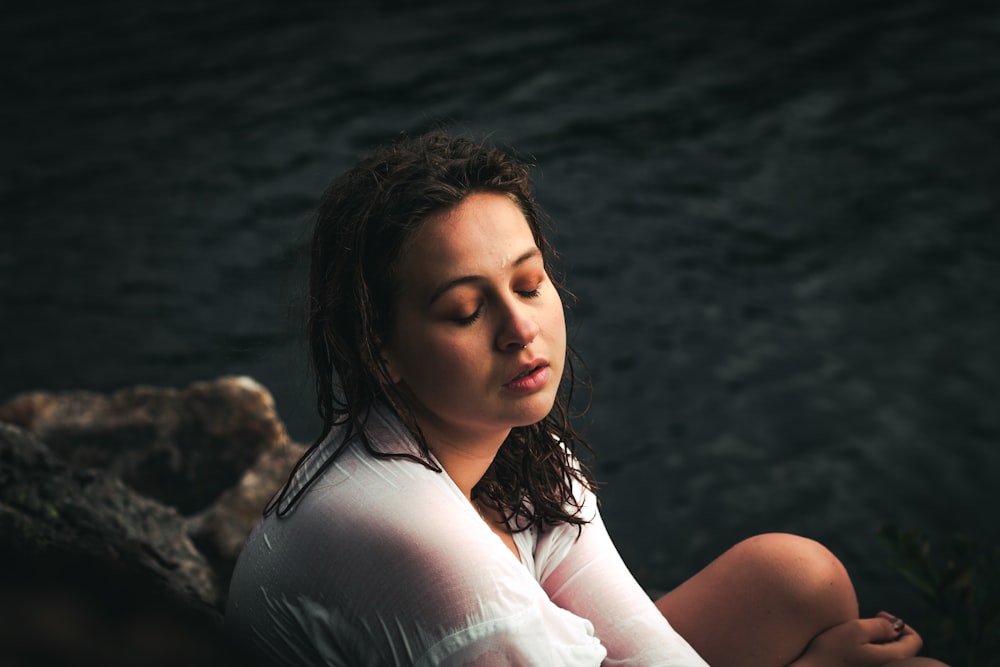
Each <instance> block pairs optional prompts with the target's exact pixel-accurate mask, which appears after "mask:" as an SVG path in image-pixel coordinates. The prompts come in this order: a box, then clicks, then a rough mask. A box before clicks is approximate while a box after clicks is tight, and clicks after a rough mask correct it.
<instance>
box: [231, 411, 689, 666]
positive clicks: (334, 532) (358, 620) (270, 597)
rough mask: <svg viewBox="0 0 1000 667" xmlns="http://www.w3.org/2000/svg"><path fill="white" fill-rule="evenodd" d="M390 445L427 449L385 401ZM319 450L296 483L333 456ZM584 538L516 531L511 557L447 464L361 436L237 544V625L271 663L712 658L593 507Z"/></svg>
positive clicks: (559, 530) (375, 424)
mask: <svg viewBox="0 0 1000 667" xmlns="http://www.w3.org/2000/svg"><path fill="white" fill-rule="evenodd" d="M367 430H368V432H369V434H370V435H371V436H372V437H373V441H374V443H375V444H376V447H378V448H379V449H380V450H382V451H395V452H399V451H410V452H413V453H417V452H418V450H417V446H416V444H415V443H414V441H413V439H412V437H411V436H410V435H409V433H408V432H407V431H406V430H405V429H404V428H403V427H402V426H401V424H400V423H399V422H398V420H396V419H395V417H394V416H392V415H391V413H390V412H389V411H388V410H384V409H383V410H381V411H376V412H373V414H372V416H371V418H370V420H369V425H368V428H367ZM336 438H337V435H336V434H334V435H333V436H332V437H331V438H328V439H327V441H326V442H325V443H324V445H322V446H321V447H320V448H319V449H318V450H317V452H316V453H315V454H314V456H313V457H312V458H311V459H310V461H308V462H307V463H306V465H305V466H304V467H303V468H304V469H303V470H302V471H301V474H299V475H297V476H296V479H295V480H293V484H294V485H298V484H301V483H302V481H303V480H304V479H306V478H307V477H308V476H309V475H310V474H312V473H313V472H314V471H315V470H316V469H317V468H318V467H319V465H320V463H321V462H322V461H323V460H324V459H325V458H326V457H327V456H328V455H329V454H330V452H331V451H332V446H331V443H334V442H337V440H336ZM580 493H581V494H582V499H583V502H584V513H585V516H587V517H588V518H590V517H593V520H592V521H591V522H590V523H589V524H587V525H585V526H584V527H583V529H582V532H580V533H579V539H577V535H578V529H577V527H576V526H573V525H565V524H564V525H560V526H556V527H555V528H552V529H549V530H547V531H546V532H544V533H539V532H538V531H537V530H534V529H531V530H527V531H524V532H519V533H514V534H513V537H514V542H515V544H516V546H517V550H518V553H519V556H520V560H518V557H516V556H515V555H514V554H513V553H512V552H511V551H510V550H509V549H508V548H507V547H506V546H505V545H504V543H503V542H502V540H501V539H500V538H499V537H498V536H497V535H496V534H495V533H493V531H492V530H490V528H489V526H487V525H486V523H485V522H484V521H483V520H482V519H481V518H480V517H479V515H478V514H477V513H476V511H475V509H473V507H472V506H471V505H470V504H469V502H468V501H467V500H466V499H465V497H464V496H463V495H462V493H461V491H459V489H458V487H457V486H456V485H455V483H454V482H453V481H452V480H451V478H449V477H448V475H447V473H437V472H434V471H432V470H429V469H427V468H426V467H425V466H423V465H420V464H419V463H415V462H413V461H407V460H402V459H379V458H376V457H373V456H372V455H371V454H369V453H368V452H367V451H366V450H365V449H364V447H363V446H361V445H360V443H355V444H352V445H350V446H349V447H348V448H347V449H346V450H345V451H344V452H343V453H342V454H341V455H340V456H339V457H337V459H336V460H335V461H334V462H333V463H332V465H330V466H329V467H328V468H327V470H326V471H324V472H323V473H322V474H321V476H320V477H319V478H318V479H317V480H316V481H315V482H314V484H313V485H312V487H311V488H310V489H309V490H308V491H306V493H305V494H304V495H303V496H302V497H301V498H300V499H299V501H298V502H297V504H296V505H295V506H294V508H293V509H292V510H291V512H290V513H288V514H287V515H286V516H284V517H280V518H279V517H278V516H277V515H276V513H271V514H270V515H269V516H267V517H265V518H264V519H262V520H261V522H260V523H259V524H258V525H257V527H256V528H255V529H254V531H253V532H252V533H251V535H250V536H249V538H248V540H247V543H246V545H245V547H244V549H243V551H242V553H241V554H240V558H239V561H238V563H237V565H236V570H235V572H234V574H233V578H232V582H231V584H230V590H229V601H228V607H227V610H226V631H227V633H228V634H229V635H230V637H231V638H233V639H234V640H235V641H236V642H237V643H238V644H239V645H240V646H242V647H243V648H244V649H245V650H246V651H247V652H248V653H249V654H251V655H255V656H260V657H261V658H263V659H264V661H265V662H268V663H270V664H276V665H349V666H351V667H354V666H361V665H482V666H490V667H492V666H495V665H496V666H503V665H544V666H546V667H558V666H560V665H573V666H577V665H578V666H581V667H582V666H596V665H636V666H640V665H641V666H642V667H651V666H654V665H671V666H676V667H695V666H697V667H705V662H704V661H703V660H702V659H701V658H700V657H699V656H698V654H697V653H695V651H694V650H693V649H692V648H691V647H690V646H689V645H688V644H687V642H685V641H684V640H683V639H682V638H681V637H680V636H679V635H678V634H677V633H676V632H675V631H674V630H673V628H671V627H670V625H669V623H667V621H666V619H664V618H663V616H662V615H661V614H660V613H659V611H658V610H657V609H656V607H655V606H654V605H653V603H652V601H651V600H650V599H649V598H648V597H647V596H646V594H645V593H644V591H643V590H642V588H641V587H640V586H639V585H638V583H636V581H635V579H634V578H633V577H632V575H631V574H630V573H629V571H628V569H627V568H626V567H625V565H624V563H623V562H622V560H621V557H620V556H619V554H618V552H617V550H616V549H615V547H614V545H613V544H612V543H611V540H610V538H609V536H608V533H607V531H606V530H605V527H604V524H603V523H602V521H601V517H600V514H599V512H598V510H597V507H596V501H595V498H594V496H593V494H591V493H590V492H586V491H583V490H582V489H581V491H580Z"/></svg>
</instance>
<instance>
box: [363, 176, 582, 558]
mask: <svg viewBox="0 0 1000 667" xmlns="http://www.w3.org/2000/svg"><path fill="white" fill-rule="evenodd" d="M399 272H400V284H401V285H402V288H401V291H400V293H399V295H398V298H397V302H396V320H395V326H394V328H393V331H392V332H391V334H390V336H389V339H388V341H387V342H386V344H385V345H383V347H382V355H383V358H384V359H385V361H386V365H387V367H388V369H389V373H390V376H391V378H392V380H393V381H394V382H395V383H396V384H397V385H398V387H399V388H400V389H401V391H402V392H403V395H404V396H406V397H407V400H408V401H409V402H410V404H411V405H412V406H413V407H414V409H415V412H416V418H417V421H418V423H419V424H420V428H421V429H422V430H423V432H424V435H425V436H426V438H427V442H428V446H429V447H430V450H431V451H432V452H433V454H434V455H435V456H436V457H437V459H438V460H439V461H440V462H441V465H442V466H443V467H444V469H445V470H446V471H447V472H448V474H449V476H450V477H451V478H452V479H453V480H454V481H455V483H456V484H457V485H458V487H459V488H460V489H461V490H462V492H463V493H464V494H465V495H466V497H467V498H469V497H470V496H471V492H472V488H473V486H475V484H476V483H477V482H478V481H479V479H480V478H481V477H482V476H483V474H484V473H485V472H486V470H487V468H488V467H489V466H490V464H491V463H492V461H493V458H494V457H495V456H496V453H497V451H498V450H499V448H500V446H501V445H502V444H503V442H504V440H505V439H506V437H507V435H508V434H509V433H510V430H511V428H513V427H515V426H525V425H528V424H533V423H535V422H538V421H540V420H542V419H543V418H544V417H545V416H546V415H547V414H548V413H549V411H550V410H551V409H552V404H553V402H554V401H555V397H556V392H557V390H558V387H559V379H560V377H561V376H562V371H563V364H564V363H565V357H566V323H565V319H564V315H563V307H562V302H561V300H560V298H559V294H558V292H557V290H556V288H555V286H554V285H553V284H552V281H551V279H550V278H549V276H548V275H547V273H546V271H545V267H544V264H543V259H542V256H541V253H540V252H539V250H538V247H537V246H536V244H535V240H534V237H533V236H532V234H531V228H530V227H529V226H528V223H527V221H526V220H525V218H524V215H523V214H522V213H521V211H520V209H519V208H518V207H517V206H516V205H515V204H514V203H513V202H512V201H511V200H510V199H509V198H507V197H505V196H503V195H498V194H493V193H477V194H472V195H470V196H468V197H466V198H465V199H464V200H463V201H462V202H461V203H460V204H459V205H457V206H456V207H454V208H452V209H450V210H448V211H446V212H444V213H442V214H439V215H436V216H433V217H431V218H429V219H428V220H427V221H425V222H424V223H423V224H422V225H421V227H420V229H419V230H417V232H416V233H415V234H414V236H413V238H412V239H410V241H409V243H408V245H407V247H406V249H405V252H404V255H403V258H402V260H401V262H400V266H399ZM524 371H533V372H532V373H530V377H529V378H528V379H523V380H517V379H515V378H517V376H518V375H520V374H522V373H523V372H524ZM470 502H471V500H470ZM477 509H478V510H480V513H481V514H485V516H484V518H488V519H489V520H488V523H490V525H491V528H493V529H494V532H497V533H498V534H500V535H501V538H502V539H503V540H504V542H505V543H506V544H507V546H508V548H510V549H511V550H512V551H513V552H514V553H515V554H516V553H517V551H516V548H514V542H513V540H512V539H511V538H510V534H509V530H508V529H507V528H506V525H505V524H504V522H503V521H500V520H499V516H498V515H497V514H496V513H494V512H491V511H490V510H488V509H485V508H481V507H477Z"/></svg>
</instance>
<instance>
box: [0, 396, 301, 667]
mask: <svg viewBox="0 0 1000 667" xmlns="http://www.w3.org/2000/svg"><path fill="white" fill-rule="evenodd" d="M302 451H303V448H302V447H301V446H299V445H296V444H294V443H290V442H289V441H288V438H287V435H286V433H285V428H284V425H283V424H282V422H281V420H280V419H279V418H278V416H277V413H276V411H275V408H274V402H273V400H272V399H271V396H270V394H269V393H268V392H267V390H266V389H264V388H263V387H261V386H260V385H259V384H257V383H256V382H254V381H253V380H250V379H249V378H222V379H219V380H216V381H214V382H202V383H196V384H193V385H191V386H189V387H187V388H184V389H181V390H175V389H156V388H152V387H135V388H132V389H126V390H122V391H119V392H116V393H114V394H110V395H104V394H97V393H93V392H69V393H63V394H45V393H33V394H26V395H22V396H20V397H17V398H15V399H13V400H11V401H9V402H7V403H5V404H3V405H0V564H2V565H3V567H0V600H2V601H3V602H2V604H0V664H62V665H139V664H141V665H153V666H156V665H215V666H216V667H218V666H219V665H228V664H240V661H239V660H238V659H237V658H236V657H235V656H233V655H232V654H231V651H230V650H229V648H228V647H227V646H226V645H225V643H224V641H223V639H222V634H221V621H222V609H223V605H224V598H225V591H226V588H227V586H228V580H229V576H230V573H231V572H232V567H233V564H234V562H235V559H236V556H237V555H238V553H239V549H240V547H241V546H242V543H243V540H244V539H245V537H246V535H247V533H248V532H249V530H250V529H251V527H252V526H253V524H254V523H255V522H256V520H257V518H258V517H259V516H260V512H261V510H262V508H263V507H264V505H265V504H266V502H267V500H268V499H269V498H270V496H271V495H272V494H273V493H274V492H275V491H276V490H277V488H278V487H280V485H281V483H282V482H283V481H284V479H285V476H286V475H287V473H288V470H289V469H290V468H291V466H292V464H293V463H294V461H295V460H296V459H297V458H298V456H299V455H300V453H301V452H302Z"/></svg>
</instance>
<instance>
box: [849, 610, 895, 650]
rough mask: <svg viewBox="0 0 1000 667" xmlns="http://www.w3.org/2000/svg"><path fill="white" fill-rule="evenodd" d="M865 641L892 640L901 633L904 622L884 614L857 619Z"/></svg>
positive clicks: (881, 642) (882, 641) (874, 642)
mask: <svg viewBox="0 0 1000 667" xmlns="http://www.w3.org/2000/svg"><path fill="white" fill-rule="evenodd" d="M858 626H859V627H860V628H861V632H862V635H863V637H864V641H865V643H872V644H884V643H886V642H894V641H896V640H897V639H899V638H900V636H902V634H903V628H905V627H906V624H905V623H903V622H902V621H901V620H899V619H898V618H895V617H894V616H891V615H889V614H886V615H885V616H881V615H880V616H876V617H875V618H862V619H860V620H859V621H858Z"/></svg>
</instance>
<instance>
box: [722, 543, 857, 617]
mask: <svg viewBox="0 0 1000 667" xmlns="http://www.w3.org/2000/svg"><path fill="white" fill-rule="evenodd" d="M730 551H731V552H732V553H731V555H732V556H734V557H736V558H737V560H738V561H739V562H740V563H741V566H742V567H746V568H748V569H749V570H750V571H751V572H752V577H753V580H755V581H756V586H759V587H760V588H761V590H764V591H770V594H769V595H767V598H768V599H770V600H771V601H772V603H773V604H775V605H776V606H778V607H780V608H781V611H782V612H783V613H784V614H792V615H798V614H801V617H802V618H803V619H806V618H808V619H811V620H812V622H813V623H815V624H818V625H819V626H821V629H823V628H827V627H831V626H833V625H836V624H837V623H841V622H843V621H845V620H848V619H852V618H857V617H858V601H857V596H856V594H855V592H854V585H853V584H852V583H851V579H850V576H849V575H848V574H847V570H846V569H845V568H844V565H843V564H842V563H841V562H840V560H839V559H838V558H837V557H836V556H834V555H833V554H832V553H831V552H830V550H829V549H827V548H826V547H825V546H823V545H822V544H820V543H819V542H816V541H815V540H811V539H808V538H805V537H800V536H798V535H790V534H787V533H766V534H763V535H757V536H755V537H751V538H749V539H746V540H744V541H742V542H740V543H739V544H737V545H736V546H734V547H733V548H732V549H731V550H730Z"/></svg>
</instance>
